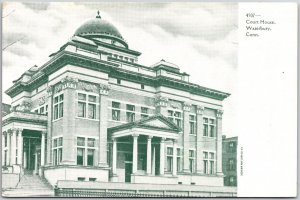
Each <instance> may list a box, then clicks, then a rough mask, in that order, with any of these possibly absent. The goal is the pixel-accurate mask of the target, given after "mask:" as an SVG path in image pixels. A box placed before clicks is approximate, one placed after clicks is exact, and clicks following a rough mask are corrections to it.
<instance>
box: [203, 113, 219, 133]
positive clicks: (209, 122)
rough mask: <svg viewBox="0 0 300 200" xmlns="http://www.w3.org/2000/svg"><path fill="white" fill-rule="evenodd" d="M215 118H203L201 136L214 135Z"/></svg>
mask: <svg viewBox="0 0 300 200" xmlns="http://www.w3.org/2000/svg"><path fill="white" fill-rule="evenodd" d="M215 126H216V124H215V119H211V118H207V117H204V118H203V129H204V130H203V136H205V137H208V136H209V137H215Z"/></svg>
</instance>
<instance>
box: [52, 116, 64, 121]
mask: <svg viewBox="0 0 300 200" xmlns="http://www.w3.org/2000/svg"><path fill="white" fill-rule="evenodd" d="M62 119H63V117H61V118H58V119H54V120H52V122H57V121H59V120H62Z"/></svg>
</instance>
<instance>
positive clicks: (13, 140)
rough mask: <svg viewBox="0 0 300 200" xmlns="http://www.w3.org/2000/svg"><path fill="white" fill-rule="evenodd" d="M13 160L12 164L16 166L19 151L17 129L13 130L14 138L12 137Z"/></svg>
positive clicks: (11, 160)
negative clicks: (17, 151)
mask: <svg viewBox="0 0 300 200" xmlns="http://www.w3.org/2000/svg"><path fill="white" fill-rule="evenodd" d="M11 137H12V138H11V158H10V164H11V165H15V164H16V150H17V143H16V142H17V129H12V136H11Z"/></svg>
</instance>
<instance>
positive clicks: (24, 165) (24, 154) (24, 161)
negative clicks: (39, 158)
mask: <svg viewBox="0 0 300 200" xmlns="http://www.w3.org/2000/svg"><path fill="white" fill-rule="evenodd" d="M23 168H24V169H26V168H27V156H26V152H24V153H23Z"/></svg>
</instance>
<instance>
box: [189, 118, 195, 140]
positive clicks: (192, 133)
mask: <svg viewBox="0 0 300 200" xmlns="http://www.w3.org/2000/svg"><path fill="white" fill-rule="evenodd" d="M190 134H191V135H195V134H196V116H195V115H190Z"/></svg>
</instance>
